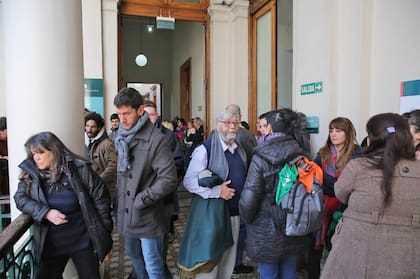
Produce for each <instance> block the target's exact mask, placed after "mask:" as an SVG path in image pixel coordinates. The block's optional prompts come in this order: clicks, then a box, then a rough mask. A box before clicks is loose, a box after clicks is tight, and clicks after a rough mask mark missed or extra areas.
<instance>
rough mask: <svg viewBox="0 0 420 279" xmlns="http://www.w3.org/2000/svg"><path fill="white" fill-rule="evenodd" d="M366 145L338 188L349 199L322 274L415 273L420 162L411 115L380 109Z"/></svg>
mask: <svg viewBox="0 0 420 279" xmlns="http://www.w3.org/2000/svg"><path fill="white" fill-rule="evenodd" d="M366 130H367V134H368V146H367V147H366V149H365V151H364V155H363V156H361V157H359V158H356V159H353V160H351V161H350V162H349V163H348V164H347V165H346V167H345V168H344V170H343V171H342V173H341V176H340V178H339V179H338V180H337V182H336V184H335V186H334V189H335V194H336V196H337V198H338V199H339V200H340V201H341V202H343V203H344V204H348V207H347V209H346V210H345V211H344V213H343V217H342V219H341V220H340V221H339V223H338V225H337V227H336V230H335V234H334V237H333V238H332V250H331V252H330V253H329V255H328V259H327V262H326V264H325V266H324V269H323V271H322V273H321V278H378V279H379V278H381V279H384V278H416V277H417V276H418V275H419V274H420V265H419V263H420V253H419V251H420V187H419V185H420V164H419V162H418V161H416V160H415V148H414V145H413V142H412V136H411V134H410V130H409V127H408V123H407V120H406V119H404V117H402V116H400V115H398V114H395V113H383V114H378V115H375V116H373V117H371V118H370V119H369V121H368V122H367V125H366Z"/></svg>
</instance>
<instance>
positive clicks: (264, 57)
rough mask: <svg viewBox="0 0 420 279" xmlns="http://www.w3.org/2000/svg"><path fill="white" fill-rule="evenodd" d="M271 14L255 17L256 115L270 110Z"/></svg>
mask: <svg viewBox="0 0 420 279" xmlns="http://www.w3.org/2000/svg"><path fill="white" fill-rule="evenodd" d="M271 16H272V15H271V11H268V12H267V13H266V14H264V15H263V16H261V17H260V18H258V19H257V37H256V39H257V116H259V115H260V114H262V113H264V112H267V111H269V110H271V61H272V59H273V58H272V57H271V45H272V42H271Z"/></svg>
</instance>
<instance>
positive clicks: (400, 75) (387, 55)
mask: <svg viewBox="0 0 420 279" xmlns="http://www.w3.org/2000/svg"><path fill="white" fill-rule="evenodd" d="M372 2H373V10H372V15H371V17H372V84H371V92H372V95H371V106H370V111H371V114H375V113H379V112H386V111H392V112H397V113H399V108H400V106H399V105H400V97H399V93H400V82H401V81H406V80H413V79H420V51H419V46H420V1H418V0H402V1H392V0H374V1H372Z"/></svg>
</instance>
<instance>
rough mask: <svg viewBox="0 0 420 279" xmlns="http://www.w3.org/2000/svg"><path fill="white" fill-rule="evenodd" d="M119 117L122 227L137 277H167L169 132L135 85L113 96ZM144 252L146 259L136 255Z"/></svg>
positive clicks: (171, 177)
mask: <svg viewBox="0 0 420 279" xmlns="http://www.w3.org/2000/svg"><path fill="white" fill-rule="evenodd" d="M114 105H115V106H116V110H117V113H118V116H119V118H120V128H119V131H118V136H117V138H116V139H115V145H116V148H117V153H118V168H117V169H118V174H117V176H118V179H117V189H118V215H117V229H118V232H119V233H120V234H122V235H123V236H124V238H125V239H128V238H130V239H131V240H133V241H131V240H130V241H128V242H129V243H133V242H134V243H135V246H134V247H127V246H128V245H127V244H125V248H126V251H127V252H128V253H129V251H130V249H131V251H133V253H132V254H131V253H130V254H129V256H130V257H131V260H132V264H133V266H134V268H135V270H136V273H137V276H138V277H139V278H143V277H141V276H143V275H142V274H144V272H145V271H144V267H145V269H146V273H147V276H148V277H149V278H150V279H163V278H167V276H168V275H167V274H166V272H165V246H164V244H165V243H164V237H165V234H167V233H168V231H169V224H170V218H171V212H169V211H168V210H166V204H165V198H166V197H168V196H169V195H170V194H172V193H173V192H175V191H176V188H177V173H176V167H175V163H174V160H173V157H172V153H171V149H170V146H169V144H168V141H167V140H166V138H165V135H164V134H163V133H162V132H161V131H159V129H157V128H156V127H155V126H154V125H153V123H152V122H151V121H150V119H149V114H148V113H147V112H146V111H145V109H144V103H143V98H142V96H141V95H140V93H139V92H138V91H137V90H136V89H134V88H130V87H128V88H123V89H121V90H120V91H119V92H118V94H117V95H116V96H115V98H114ZM136 249H137V250H138V251H140V253H141V256H142V258H143V259H144V266H143V265H142V264H141V263H142V262H141V260H137V259H136V258H135V257H136V255H137V254H138V253H137V251H136Z"/></svg>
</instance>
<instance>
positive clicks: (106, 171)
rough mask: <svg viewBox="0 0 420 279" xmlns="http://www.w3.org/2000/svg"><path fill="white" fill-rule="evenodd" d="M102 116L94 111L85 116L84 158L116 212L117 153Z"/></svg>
mask: <svg viewBox="0 0 420 279" xmlns="http://www.w3.org/2000/svg"><path fill="white" fill-rule="evenodd" d="M104 124H105V121H104V119H103V117H102V116H101V115H100V114H99V113H96V112H89V113H88V114H86V116H85V145H86V160H88V162H90V163H91V164H92V169H93V170H94V171H95V172H96V173H97V174H98V175H99V176H100V177H101V179H102V180H103V181H104V183H105V185H106V186H107V188H108V191H109V193H110V194H111V199H112V208H113V209H114V213H116V210H117V205H116V191H115V184H116V180H117V153H116V152H115V146H114V143H113V142H112V141H111V140H110V139H109V138H108V136H107V134H106V131H105V128H104Z"/></svg>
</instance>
